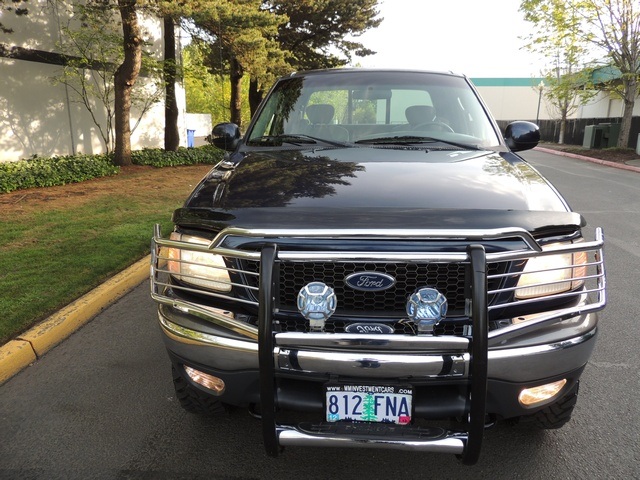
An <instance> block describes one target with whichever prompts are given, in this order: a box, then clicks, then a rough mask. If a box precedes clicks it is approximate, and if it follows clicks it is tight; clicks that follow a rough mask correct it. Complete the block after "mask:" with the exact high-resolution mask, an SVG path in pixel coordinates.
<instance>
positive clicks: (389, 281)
mask: <svg viewBox="0 0 640 480" xmlns="http://www.w3.org/2000/svg"><path fill="white" fill-rule="evenodd" d="M344 283H346V284H347V285H348V286H349V287H351V288H353V289H354V290H360V291H362V292H380V291H382V290H387V289H389V288H391V287H393V286H394V285H395V284H396V279H395V278H393V277H392V276H391V275H387V274H386V273H380V272H357V273H352V274H351V275H349V276H348V277H347V278H345V279H344Z"/></svg>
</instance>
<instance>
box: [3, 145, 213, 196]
mask: <svg viewBox="0 0 640 480" xmlns="http://www.w3.org/2000/svg"><path fill="white" fill-rule="evenodd" d="M223 155H224V152H223V151H222V150H220V149H218V148H216V147H214V146H211V145H206V146H203V147H198V148H179V149H178V151H177V152H167V151H164V150H162V149H159V148H153V149H151V148H147V149H143V150H137V151H134V152H132V153H131V157H132V158H131V161H132V163H134V164H136V165H150V166H153V167H175V166H179V165H196V164H200V163H204V164H215V163H218V162H219V161H220V160H222V157H223ZM119 171H120V168H119V167H117V166H115V165H114V164H113V155H107V154H101V155H82V154H80V155H68V156H62V157H52V158H44V157H43V158H40V157H34V158H30V159H27V160H20V161H18V162H6V163H0V193H8V192H12V191H14V190H20V189H24V188H32V187H53V186H55V185H66V184H68V183H76V182H82V181H85V180H89V179H91V178H97V177H104V176H107V175H115V174H117V173H118V172H119Z"/></svg>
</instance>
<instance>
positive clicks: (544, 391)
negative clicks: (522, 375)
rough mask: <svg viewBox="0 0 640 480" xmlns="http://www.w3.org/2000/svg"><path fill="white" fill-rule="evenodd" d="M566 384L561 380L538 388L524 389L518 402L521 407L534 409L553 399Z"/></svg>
mask: <svg viewBox="0 0 640 480" xmlns="http://www.w3.org/2000/svg"><path fill="white" fill-rule="evenodd" d="M566 384H567V380H566V379H565V378H563V379H562V380H558V381H557V382H553V383H547V384H546V385H540V386H539V387H531V388H525V389H524V390H522V391H521V392H520V395H518V401H519V402H520V405H522V406H523V407H534V406H536V405H537V404H539V403H543V402H546V401H548V400H550V399H552V398H553V397H555V396H556V395H557V394H558V393H559V392H560V390H562V387H564V386H565V385H566Z"/></svg>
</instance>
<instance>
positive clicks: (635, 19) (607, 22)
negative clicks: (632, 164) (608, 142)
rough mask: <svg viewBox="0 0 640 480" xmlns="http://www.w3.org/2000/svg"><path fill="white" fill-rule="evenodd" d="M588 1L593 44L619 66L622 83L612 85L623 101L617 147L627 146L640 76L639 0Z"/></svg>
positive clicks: (587, 6)
mask: <svg viewBox="0 0 640 480" xmlns="http://www.w3.org/2000/svg"><path fill="white" fill-rule="evenodd" d="M585 4H586V8H585V9H586V12H587V16H586V19H587V21H588V23H589V26H590V27H591V31H592V32H593V35H592V36H591V37H590V38H589V40H590V42H591V44H592V45H595V46H596V47H598V48H599V49H600V50H601V51H603V52H604V53H605V55H606V56H607V57H608V59H609V61H610V63H611V65H613V66H615V67H617V68H618V70H620V75H621V79H620V80H621V81H620V83H619V84H615V83H612V84H610V86H611V87H612V91H613V92H614V93H616V94H618V95H619V96H620V97H621V98H622V101H623V104H624V110H623V113H622V122H621V125H620V136H619V137H618V147H621V148H626V147H627V146H628V144H629V135H630V132H631V118H632V116H633V107H634V105H635V101H636V97H637V96H638V80H639V78H640V5H638V3H637V0H588V1H585Z"/></svg>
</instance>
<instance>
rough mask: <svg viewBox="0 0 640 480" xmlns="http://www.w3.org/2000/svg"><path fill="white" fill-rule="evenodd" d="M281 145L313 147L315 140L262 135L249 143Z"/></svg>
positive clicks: (307, 137)
mask: <svg viewBox="0 0 640 480" xmlns="http://www.w3.org/2000/svg"><path fill="white" fill-rule="evenodd" d="M283 143H291V144H293V145H314V144H316V143H318V142H317V140H316V139H315V138H313V137H309V136H307V135H290V134H286V135H285V134H282V135H264V136H262V137H258V138H254V139H252V140H251V141H250V144H251V145H269V146H278V145H282V144H283Z"/></svg>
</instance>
